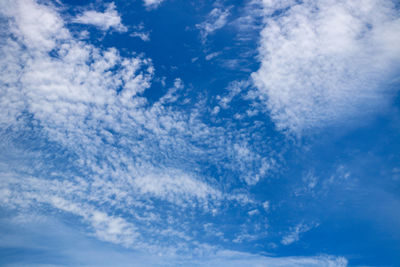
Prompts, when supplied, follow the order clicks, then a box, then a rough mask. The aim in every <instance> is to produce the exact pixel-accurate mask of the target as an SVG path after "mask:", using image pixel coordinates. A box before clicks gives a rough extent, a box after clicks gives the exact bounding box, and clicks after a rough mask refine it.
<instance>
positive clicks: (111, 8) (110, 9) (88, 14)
mask: <svg viewBox="0 0 400 267" xmlns="http://www.w3.org/2000/svg"><path fill="white" fill-rule="evenodd" d="M115 8H116V7H115V4H114V2H111V3H110V4H108V6H107V9H106V10H105V11H104V12H97V11H93V10H88V11H85V12H83V13H82V14H80V15H78V16H77V17H76V18H75V19H74V20H73V22H75V23H80V24H88V25H93V26H96V27H98V28H100V29H101V30H103V31H107V30H109V29H111V28H114V29H115V30H117V31H119V32H126V31H127V28H126V27H125V26H124V25H123V24H122V22H121V16H120V15H119V14H118V12H117V10H116V9H115Z"/></svg>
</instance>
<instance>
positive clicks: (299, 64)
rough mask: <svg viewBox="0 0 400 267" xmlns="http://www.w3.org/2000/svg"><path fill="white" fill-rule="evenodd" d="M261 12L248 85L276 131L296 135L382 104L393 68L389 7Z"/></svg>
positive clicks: (397, 24)
mask: <svg viewBox="0 0 400 267" xmlns="http://www.w3.org/2000/svg"><path fill="white" fill-rule="evenodd" d="M263 5H264V11H263V12H264V13H265V14H264V17H265V27H264V29H263V30H262V32H261V44H260V47H259V53H260V59H261V68H260V69H259V70H258V71H257V72H255V73H253V79H254V83H255V85H256V86H257V88H258V91H259V93H260V98H261V99H262V101H265V103H266V105H267V106H268V109H269V111H270V114H271V116H272V119H273V120H274V121H275V123H276V126H277V128H278V129H281V130H289V131H291V132H293V133H296V134H300V133H301V132H303V131H305V130H307V129H310V128H315V127H323V126H325V125H331V124H336V123H338V122H342V123H343V122H344V121H345V120H351V119H355V118H359V117H360V116H367V115H369V114H372V113H374V112H377V110H381V109H382V108H383V107H384V106H385V104H387V102H388V100H390V96H391V95H392V94H393V93H394V92H391V91H390V90H393V89H387V88H388V85H390V83H391V82H392V79H393V78H394V77H395V76H396V75H398V74H399V73H398V69H399V64H400V46H398V45H397V44H398V43H399V42H400V34H399V33H400V19H399V13H398V10H397V8H396V7H394V3H393V2H392V1H390V0H385V1H378V0H363V1H333V0H329V1H322V2H321V1H302V2H301V3H298V1H272V0H271V1H263ZM274 12H281V13H280V14H278V15H276V14H274Z"/></svg>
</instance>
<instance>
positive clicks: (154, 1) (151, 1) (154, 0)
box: [143, 0, 164, 9]
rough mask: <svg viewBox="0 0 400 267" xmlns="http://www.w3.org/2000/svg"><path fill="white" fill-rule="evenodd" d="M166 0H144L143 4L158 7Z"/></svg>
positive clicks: (149, 7) (151, 7)
mask: <svg viewBox="0 0 400 267" xmlns="http://www.w3.org/2000/svg"><path fill="white" fill-rule="evenodd" d="M162 2H164V0H143V4H144V6H145V7H146V8H148V9H156V8H157V7H158V6H159V5H161V3H162Z"/></svg>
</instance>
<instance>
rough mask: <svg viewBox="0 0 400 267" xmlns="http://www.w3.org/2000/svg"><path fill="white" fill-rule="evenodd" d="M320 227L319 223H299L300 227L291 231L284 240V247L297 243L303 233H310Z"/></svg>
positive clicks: (297, 226) (282, 241)
mask: <svg viewBox="0 0 400 267" xmlns="http://www.w3.org/2000/svg"><path fill="white" fill-rule="evenodd" d="M318 225H319V224H318V223H312V224H304V223H299V224H298V225H296V226H295V227H292V228H291V229H290V232H289V233H288V234H287V235H285V236H284V237H283V238H282V240H281V243H282V244H283V245H290V244H292V243H294V242H297V241H299V239H300V235H301V234H302V233H305V232H308V231H310V230H311V229H312V228H315V227H318Z"/></svg>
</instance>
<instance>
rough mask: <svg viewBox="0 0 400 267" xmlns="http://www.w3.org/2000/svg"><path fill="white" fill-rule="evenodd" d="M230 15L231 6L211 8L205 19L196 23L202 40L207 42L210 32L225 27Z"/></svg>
mask: <svg viewBox="0 0 400 267" xmlns="http://www.w3.org/2000/svg"><path fill="white" fill-rule="evenodd" d="M229 15H230V8H222V7H221V8H219V7H215V8H214V9H213V10H211V12H210V13H209V14H208V15H207V17H206V19H205V21H203V22H202V23H199V24H197V25H196V27H197V28H198V29H199V30H200V36H201V40H202V41H203V42H205V41H206V40H207V37H208V36H209V35H210V34H213V33H214V32H215V31H216V30H219V29H221V28H222V27H224V26H225V25H226V23H227V22H228V17H229Z"/></svg>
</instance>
